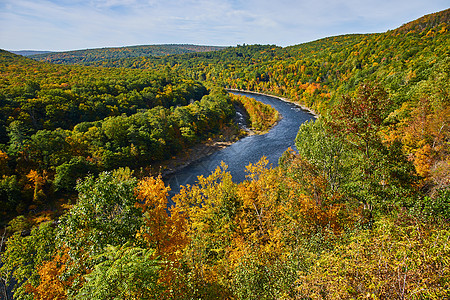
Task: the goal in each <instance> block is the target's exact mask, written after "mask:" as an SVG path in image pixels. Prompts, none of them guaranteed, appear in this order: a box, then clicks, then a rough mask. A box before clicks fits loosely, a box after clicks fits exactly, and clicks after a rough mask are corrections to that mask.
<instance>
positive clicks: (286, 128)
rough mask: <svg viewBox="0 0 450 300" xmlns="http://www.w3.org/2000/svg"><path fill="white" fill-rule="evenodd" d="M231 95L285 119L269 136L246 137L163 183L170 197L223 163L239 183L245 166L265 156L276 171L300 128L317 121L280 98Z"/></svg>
mask: <svg viewBox="0 0 450 300" xmlns="http://www.w3.org/2000/svg"><path fill="white" fill-rule="evenodd" d="M232 93H233V94H237V95H245V96H247V97H252V98H255V99H256V100H258V101H260V102H263V103H265V104H269V105H271V106H272V107H273V108H275V109H276V110H278V112H279V113H280V114H281V117H282V119H281V120H280V121H279V122H278V124H277V125H276V126H274V127H273V128H272V129H271V130H270V131H269V132H268V133H266V134H264V135H252V136H247V137H245V138H243V139H241V140H239V141H237V142H236V143H234V144H232V145H231V146H229V147H227V148H224V149H221V150H219V151H217V152H215V153H213V154H212V155H210V156H207V157H204V158H202V159H200V160H198V161H197V162H195V163H193V164H191V165H189V166H187V167H185V168H183V169H182V170H180V171H178V172H176V173H174V174H172V175H170V176H168V177H167V178H165V180H164V181H165V182H166V184H169V185H170V187H171V192H170V196H173V195H174V194H176V193H178V192H179V190H180V186H181V185H184V186H185V185H187V184H190V185H193V184H195V183H196V182H197V177H198V176H200V175H203V176H205V177H206V176H208V175H210V174H211V173H212V172H213V171H214V170H215V169H216V168H217V166H219V165H220V163H221V162H222V161H223V162H225V164H226V165H228V171H229V172H230V173H231V175H232V177H233V181H234V182H236V183H239V182H242V181H244V180H245V175H246V173H245V166H247V165H248V164H249V163H256V162H258V161H259V160H260V159H261V157H262V156H266V157H267V159H268V160H269V164H271V165H272V166H273V167H275V166H277V165H278V159H279V158H280V157H281V155H282V154H283V153H284V152H285V151H286V149H288V148H289V147H291V148H292V149H295V145H294V141H295V137H296V136H297V132H298V129H299V127H300V125H301V124H302V123H304V122H306V121H309V120H311V119H314V116H313V115H312V114H310V113H309V112H307V111H305V110H303V109H301V108H299V107H298V106H296V105H295V104H292V103H289V102H285V101H282V100H280V99H278V98H274V97H270V96H265V95H259V94H252V93H244V92H232Z"/></svg>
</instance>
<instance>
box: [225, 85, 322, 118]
mask: <svg viewBox="0 0 450 300" xmlns="http://www.w3.org/2000/svg"><path fill="white" fill-rule="evenodd" d="M225 90H227V91H231V92H241V93H249V94H255V95H261V96H268V97H272V98H276V99H278V100H281V101H284V102H287V103H292V104H294V105H295V106H298V107H299V108H301V109H302V110H304V111H306V112H308V113H309V114H311V115H312V116H313V117H314V118H315V119H318V118H319V114H317V113H316V112H315V111H314V110H313V109H311V108H309V107H306V106H304V105H302V104H300V103H298V102H295V101H293V100H290V99H288V98H283V97H280V96H275V95H270V94H264V93H260V92H254V91H249V90H239V89H228V88H226V89H225Z"/></svg>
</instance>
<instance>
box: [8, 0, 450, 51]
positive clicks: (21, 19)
mask: <svg viewBox="0 0 450 300" xmlns="http://www.w3.org/2000/svg"><path fill="white" fill-rule="evenodd" d="M448 7H449V2H448V0H313V1H304V0H297V1H294V0H270V1H268V0H247V1H244V0H0V48H1V49H7V50H53V51H63V50H75V49H86V48H101V47H119V46H131V45H149V44H198V45H217V46H234V45H237V44H244V43H245V44H276V45H279V46H288V45H295V44H300V43H303V42H308V41H312V40H316V39H319V38H323V37H327V36H333V35H340V34H347V33H370V32H384V31H386V30H389V29H395V28H397V27H399V26H400V25H402V24H404V23H407V22H409V21H412V20H414V19H417V18H419V17H421V16H423V15H425V14H429V13H433V12H437V11H441V10H444V9H447V8H448Z"/></svg>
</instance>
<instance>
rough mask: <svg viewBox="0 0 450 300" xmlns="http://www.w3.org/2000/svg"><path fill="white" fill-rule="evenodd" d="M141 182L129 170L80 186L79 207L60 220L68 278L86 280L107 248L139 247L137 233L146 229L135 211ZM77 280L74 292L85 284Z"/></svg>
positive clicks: (59, 240) (76, 205)
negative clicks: (137, 187) (141, 229)
mask: <svg viewBox="0 0 450 300" xmlns="http://www.w3.org/2000/svg"><path fill="white" fill-rule="evenodd" d="M136 184H137V180H136V179H135V178H134V177H133V176H132V172H131V171H130V170H129V169H118V170H116V171H113V172H103V173H100V175H99V176H98V178H94V176H93V175H90V176H88V177H86V178H85V179H84V180H83V181H81V182H79V183H78V184H77V187H76V189H77V191H78V192H79V195H78V201H77V203H76V204H75V205H74V206H73V207H72V208H71V209H70V210H69V211H68V213H67V214H66V215H64V216H63V217H62V218H61V220H60V225H59V227H58V245H59V246H60V247H61V248H62V249H63V248H68V249H69V260H68V263H67V269H66V270H65V272H64V274H65V276H66V277H67V278H69V277H72V276H78V278H80V279H81V278H82V277H81V276H83V275H84V274H86V273H87V272H88V271H89V270H90V269H92V268H93V266H94V265H95V264H96V262H97V259H96V257H97V256H98V255H99V254H101V253H102V252H103V251H104V249H105V247H106V246H107V245H112V246H119V245H123V244H125V243H127V242H132V243H136V244H139V240H138V239H137V236H136V234H137V232H138V230H139V229H140V228H141V226H142V225H143V223H142V213H141V210H140V209H138V208H137V207H135V202H136V197H135V194H134V191H135V188H136ZM82 282H83V280H81V281H79V280H78V281H77V280H75V281H74V283H73V286H72V288H75V290H76V289H77V288H78V287H77V286H78V285H80V284H82Z"/></svg>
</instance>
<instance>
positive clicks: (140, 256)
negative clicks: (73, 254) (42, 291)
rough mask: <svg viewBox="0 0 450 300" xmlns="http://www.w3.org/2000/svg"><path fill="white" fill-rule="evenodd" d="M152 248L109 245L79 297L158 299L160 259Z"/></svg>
mask: <svg viewBox="0 0 450 300" xmlns="http://www.w3.org/2000/svg"><path fill="white" fill-rule="evenodd" d="M152 256H153V251H152V250H151V249H147V250H146V249H141V248H137V247H130V246H127V245H124V246H121V247H113V246H109V247H107V248H106V251H105V252H104V253H102V254H101V255H100V257H98V260H99V261H102V262H101V263H99V264H97V265H96V266H95V268H94V270H93V271H92V272H91V273H89V274H88V275H86V283H85V284H84V285H83V287H82V288H81V289H80V290H79V292H78V294H77V295H76V297H75V299H86V298H91V299H116V298H119V299H156V298H157V297H158V293H159V292H160V288H159V286H158V283H157V279H158V269H159V267H158V263H159V262H158V261H157V260H154V259H152Z"/></svg>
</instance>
